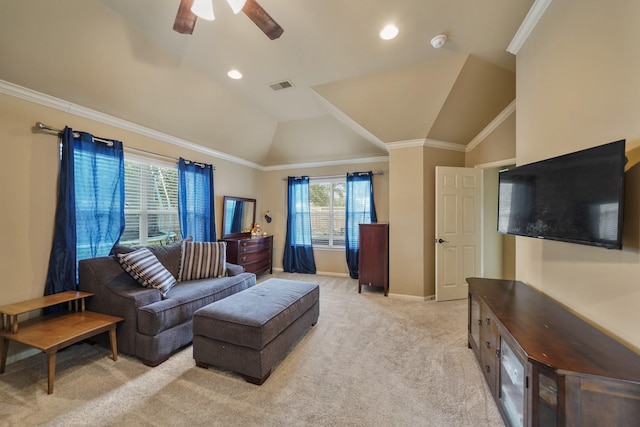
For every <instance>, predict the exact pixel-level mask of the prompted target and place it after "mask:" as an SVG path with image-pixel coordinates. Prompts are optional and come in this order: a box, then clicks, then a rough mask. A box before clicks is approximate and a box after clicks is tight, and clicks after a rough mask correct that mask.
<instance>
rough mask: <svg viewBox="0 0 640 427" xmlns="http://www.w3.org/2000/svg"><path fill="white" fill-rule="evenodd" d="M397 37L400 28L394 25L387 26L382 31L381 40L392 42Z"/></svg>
mask: <svg viewBox="0 0 640 427" xmlns="http://www.w3.org/2000/svg"><path fill="white" fill-rule="evenodd" d="M397 35H398V27H396V26H395V25H393V24H389V25H387V26H386V27H384V28H383V29H382V30H381V31H380V38H381V39H382V40H391V39H393V38H395V37H396V36H397Z"/></svg>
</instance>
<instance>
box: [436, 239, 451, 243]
mask: <svg viewBox="0 0 640 427" xmlns="http://www.w3.org/2000/svg"><path fill="white" fill-rule="evenodd" d="M436 242H437V243H440V244H442V243H449V241H448V240H444V239H438V240H436Z"/></svg>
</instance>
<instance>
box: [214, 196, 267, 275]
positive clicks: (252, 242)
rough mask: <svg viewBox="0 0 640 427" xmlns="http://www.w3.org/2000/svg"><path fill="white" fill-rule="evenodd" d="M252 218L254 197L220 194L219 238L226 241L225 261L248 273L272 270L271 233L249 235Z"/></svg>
mask: <svg viewBox="0 0 640 427" xmlns="http://www.w3.org/2000/svg"><path fill="white" fill-rule="evenodd" d="M255 222H256V199H247V198H244V197H232V196H224V202H223V210H222V238H221V240H223V241H225V242H227V262H230V263H232V264H236V265H239V266H241V267H242V268H243V269H244V271H248V272H250V273H255V274H261V273H265V272H267V271H268V272H269V273H273V236H267V235H266V233H265V234H263V235H259V236H252V235H251V227H252V226H253V224H255Z"/></svg>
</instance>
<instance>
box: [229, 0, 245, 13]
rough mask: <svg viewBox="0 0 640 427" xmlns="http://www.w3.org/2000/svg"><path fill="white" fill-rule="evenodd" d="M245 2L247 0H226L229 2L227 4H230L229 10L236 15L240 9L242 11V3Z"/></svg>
mask: <svg viewBox="0 0 640 427" xmlns="http://www.w3.org/2000/svg"><path fill="white" fill-rule="evenodd" d="M246 2H247V0H227V3H229V6H231V10H232V11H233V13H235V14H236V15H237V14H238V13H240V11H242V8H243V7H244V4H245V3H246Z"/></svg>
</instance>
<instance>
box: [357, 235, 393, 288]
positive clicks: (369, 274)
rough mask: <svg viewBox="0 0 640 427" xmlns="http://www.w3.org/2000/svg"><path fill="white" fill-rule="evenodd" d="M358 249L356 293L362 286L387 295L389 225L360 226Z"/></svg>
mask: <svg viewBox="0 0 640 427" xmlns="http://www.w3.org/2000/svg"><path fill="white" fill-rule="evenodd" d="M359 226H360V228H359V230H358V231H359V232H360V237H359V239H360V240H359V247H358V248H359V249H358V293H360V292H361V291H362V285H365V286H375V287H380V288H383V289H384V296H387V295H388V294H389V224H387V223H375V224H360V225H359Z"/></svg>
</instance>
